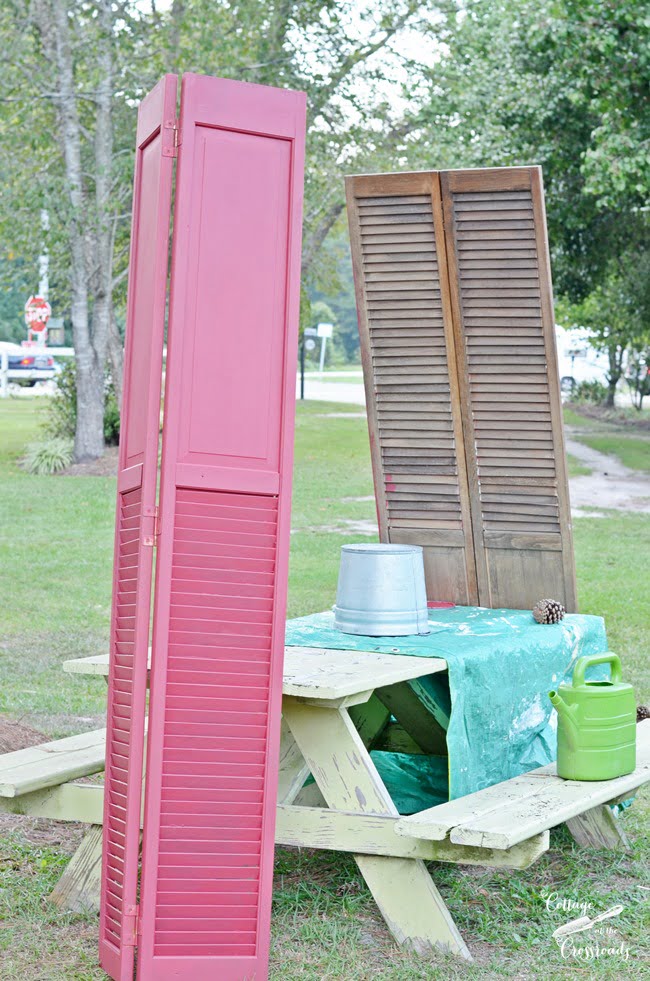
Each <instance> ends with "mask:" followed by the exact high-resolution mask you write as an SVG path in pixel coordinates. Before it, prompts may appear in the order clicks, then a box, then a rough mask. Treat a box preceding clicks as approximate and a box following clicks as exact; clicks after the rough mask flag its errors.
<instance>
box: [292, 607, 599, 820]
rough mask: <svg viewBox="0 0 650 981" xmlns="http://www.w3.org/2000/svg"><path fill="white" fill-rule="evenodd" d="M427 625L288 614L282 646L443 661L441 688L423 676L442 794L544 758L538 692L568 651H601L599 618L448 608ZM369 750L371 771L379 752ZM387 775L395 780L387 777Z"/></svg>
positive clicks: (558, 676) (544, 714)
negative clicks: (446, 712)
mask: <svg viewBox="0 0 650 981" xmlns="http://www.w3.org/2000/svg"><path fill="white" fill-rule="evenodd" d="M429 626H430V628H431V633H430V634H428V635H424V636H410V637H359V636H354V635H352V634H344V633H341V631H339V630H337V629H336V628H335V627H334V615H333V613H315V614H313V615H312V616H307V617H300V618H298V619H296V620H290V621H289V622H288V623H287V634H286V642H287V644H288V645H291V646H294V647H328V648H333V649H337V650H347V651H351V650H360V651H381V652H383V653H387V654H396V655H399V654H409V655H415V656H417V657H443V658H445V660H446V661H447V664H448V667H449V672H448V673H449V689H448V692H445V691H444V689H443V690H441V681H442V680H443V678H444V676H443V675H432V676H431V682H430V683H431V694H432V696H433V697H434V698H436V699H437V700H438V701H440V700H441V699H442V700H443V701H444V699H445V696H446V698H447V699H449V697H450V698H451V715H450V721H449V729H448V731H447V749H448V753H449V797H450V799H453V798H455V797H463V796H464V795H465V794H470V793H473V792H474V791H475V790H481V789H482V788H483V787H489V786H491V785H492V784H494V783H499V782H500V781H502V780H508V779H509V778H510V777H515V776H518V775H519V774H521V773H525V772H526V771H528V770H532V769H534V768H535V767H538V766H544V765H545V764H547V763H550V762H552V761H553V760H554V759H555V756H556V748H557V738H556V731H557V716H556V714H555V712H554V711H551V703H550V701H549V698H548V692H549V690H550V689H552V688H557V686H558V684H559V683H560V682H561V681H563V680H570V678H571V675H572V674H573V666H574V664H575V661H576V660H577V658H578V657H581V656H582V655H584V654H598V653H600V652H602V651H606V650H607V638H606V635H605V625H604V622H603V620H602V618H601V617H595V616H583V615H581V614H577V613H576V614H567V616H566V617H565V618H564V620H562V621H561V622H560V623H557V624H552V625H550V624H544V625H540V624H537V623H535V621H534V619H533V617H532V614H531V613H530V611H528V610H487V609H482V608H479V607H472V606H457V607H454V608H453V609H449V610H431V611H430V613H429ZM606 671H607V668H604V669H603V668H601V667H598V668H594V669H593V677H594V678H603V677H605V676H606ZM591 676H592V675H590V677H591ZM386 755H387V754H381V756H382V757H384V756H386ZM375 756H376V757H377V758H376V762H377V765H378V769H380V772H381V767H380V765H379V763H380V762H381V761H380V754H373V757H375ZM424 763H425V760H424V759H423V760H422V764H424ZM431 763H433V760H432V761H431ZM392 780H393V784H395V775H394V773H393V775H392ZM398 782H399V781H398ZM412 789H413V788H412V787H411V793H410V795H411V796H413V794H412ZM405 791H406V787H405ZM427 800H428V803H427V802H424V798H423V800H422V801H421V802H420V803H421V804H422V806H431V804H432V803H436V801H435V800H434V799H433V798H432V797H431V796H430V795H429V796H428V797H427ZM396 803H398V802H397V801H396ZM398 808H399V809H400V810H402V808H401V807H399V803H398ZM409 809H410V808H409ZM416 809H419V808H416Z"/></svg>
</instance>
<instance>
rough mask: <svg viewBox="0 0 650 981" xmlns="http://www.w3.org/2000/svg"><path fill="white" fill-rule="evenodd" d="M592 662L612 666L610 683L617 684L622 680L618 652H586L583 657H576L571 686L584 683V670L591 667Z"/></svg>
mask: <svg viewBox="0 0 650 981" xmlns="http://www.w3.org/2000/svg"><path fill="white" fill-rule="evenodd" d="M594 664H611V666H612V684H614V685H618V684H620V683H621V680H622V673H621V662H620V660H619V657H618V654H612V653H611V652H610V653H609V654H588V655H586V656H585V657H581V658H579V659H578V662H577V664H576V666H575V668H574V670H573V687H574V688H576V687H577V686H578V685H584V683H585V671H586V670H587V668H590V667H592V665H594Z"/></svg>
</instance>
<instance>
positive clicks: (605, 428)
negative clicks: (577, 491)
mask: <svg viewBox="0 0 650 981" xmlns="http://www.w3.org/2000/svg"><path fill="white" fill-rule="evenodd" d="M564 423H565V425H566V426H569V427H570V428H571V429H572V430H573V432H572V433H571V436H572V438H573V439H575V440H578V441H579V442H580V443H584V445H585V446H590V447H591V448H592V449H593V450H598V451H599V452H600V453H605V454H606V455H608V456H615V457H617V458H618V459H619V460H620V461H621V463H622V464H623V465H624V466H626V467H629V468H630V470H639V471H642V472H645V473H647V472H648V471H650V429H648V422H647V413H641V414H639V413H637V412H635V411H634V410H629V411H627V412H618V413H614V414H607V413H603V414H602V416H601V417H593V416H587V415H582V414H581V413H580V412H577V411H575V410H574V409H568V408H565V409H564ZM578 466H581V464H580V463H578ZM569 476H571V477H574V476H578V472H577V471H575V469H573V470H572V464H571V458H569Z"/></svg>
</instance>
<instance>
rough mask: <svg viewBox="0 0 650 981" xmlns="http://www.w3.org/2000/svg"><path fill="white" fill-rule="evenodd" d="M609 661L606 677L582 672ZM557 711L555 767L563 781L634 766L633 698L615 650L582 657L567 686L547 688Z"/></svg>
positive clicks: (598, 776) (606, 775) (627, 770)
mask: <svg viewBox="0 0 650 981" xmlns="http://www.w3.org/2000/svg"><path fill="white" fill-rule="evenodd" d="M596 664H610V665H611V677H610V680H609V681H585V671H586V670H587V668H589V667H592V666H593V665H596ZM548 694H549V698H550V699H551V702H552V703H553V705H554V706H555V708H556V710H557V714H558V727H557V772H558V776H560V777H564V779H565V780H612V779H613V778H614V777H621V776H623V774H625V773H632V771H633V770H634V768H635V766H636V700H635V698H634V689H633V688H632V685H628V684H625V683H624V682H623V681H622V680H621V662H620V661H619V659H618V657H617V656H616V654H592V655H589V656H587V657H581V658H580V659H579V660H578V662H577V663H576V666H575V669H574V671H573V680H572V683H571V684H570V685H568V684H566V683H562V684H561V685H560V686H559V688H558V690H557V691H551V692H549V693H548Z"/></svg>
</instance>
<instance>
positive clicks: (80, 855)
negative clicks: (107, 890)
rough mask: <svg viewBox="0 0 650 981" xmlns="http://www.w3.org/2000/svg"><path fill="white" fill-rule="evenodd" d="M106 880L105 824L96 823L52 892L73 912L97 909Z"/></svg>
mask: <svg viewBox="0 0 650 981" xmlns="http://www.w3.org/2000/svg"><path fill="white" fill-rule="evenodd" d="M101 879H102V826H101V824H93V825H92V826H91V828H90V831H88V833H87V834H86V836H85V837H84V839H83V841H82V842H81V844H80V845H79V848H77V850H76V852H75V853H74V855H73V856H72V858H71V859H70V861H69V862H68V865H67V867H66V870H65V872H64V873H63V875H62V876H61V878H60V879H59V881H58V882H57V884H56V885H55V887H54V889H53V890H52V892H51V893H50V897H49V898H50V902H51V903H54V905H55V906H58V907H59V909H62V910H66V911H67V912H70V913H86V912H89V911H91V912H97V911H98V910H99V896H100V889H101Z"/></svg>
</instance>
